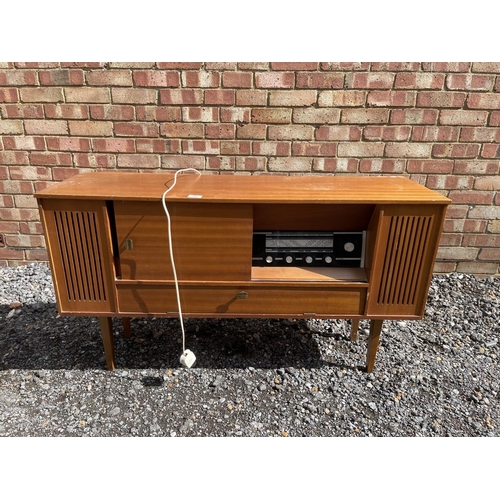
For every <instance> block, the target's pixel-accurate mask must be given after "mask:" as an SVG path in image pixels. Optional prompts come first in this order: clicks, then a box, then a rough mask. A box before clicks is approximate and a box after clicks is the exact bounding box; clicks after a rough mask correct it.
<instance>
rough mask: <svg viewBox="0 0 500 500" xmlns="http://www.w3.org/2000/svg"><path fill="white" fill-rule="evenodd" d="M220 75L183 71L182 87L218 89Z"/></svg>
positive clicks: (209, 72)
mask: <svg viewBox="0 0 500 500" xmlns="http://www.w3.org/2000/svg"><path fill="white" fill-rule="evenodd" d="M219 85H220V73H219V72H218V71H183V72H182V86H183V87H205V88H207V87H219Z"/></svg>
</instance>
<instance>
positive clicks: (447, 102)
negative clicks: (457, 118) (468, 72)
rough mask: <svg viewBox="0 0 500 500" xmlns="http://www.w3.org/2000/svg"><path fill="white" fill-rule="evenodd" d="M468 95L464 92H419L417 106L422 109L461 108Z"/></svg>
mask: <svg viewBox="0 0 500 500" xmlns="http://www.w3.org/2000/svg"><path fill="white" fill-rule="evenodd" d="M466 95H467V94H465V93H464V92H419V93H418V95H417V106H418V107H421V108H461V107H463V105H464V103H465V97H466Z"/></svg>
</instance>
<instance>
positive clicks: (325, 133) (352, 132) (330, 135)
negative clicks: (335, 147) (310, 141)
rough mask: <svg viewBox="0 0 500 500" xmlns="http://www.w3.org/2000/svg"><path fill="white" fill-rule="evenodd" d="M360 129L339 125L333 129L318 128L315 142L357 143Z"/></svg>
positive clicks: (359, 137)
mask: <svg viewBox="0 0 500 500" xmlns="http://www.w3.org/2000/svg"><path fill="white" fill-rule="evenodd" d="M360 139H361V128H360V127H350V126H348V125H339V126H333V127H326V126H325V127H319V128H318V129H317V130H316V140H317V141H359V140H360Z"/></svg>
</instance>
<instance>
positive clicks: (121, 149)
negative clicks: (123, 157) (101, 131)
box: [92, 139, 135, 153]
mask: <svg viewBox="0 0 500 500" xmlns="http://www.w3.org/2000/svg"><path fill="white" fill-rule="evenodd" d="M92 149H93V150H94V151H96V152H99V153H106V152H110V153H134V152H135V143H134V141H133V140H132V139H92Z"/></svg>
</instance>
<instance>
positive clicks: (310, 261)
mask: <svg viewBox="0 0 500 500" xmlns="http://www.w3.org/2000/svg"><path fill="white" fill-rule="evenodd" d="M313 260H314V259H313V258H312V257H311V256H310V255H308V256H307V257H306V258H305V261H306V263H307V264H312V262H313Z"/></svg>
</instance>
